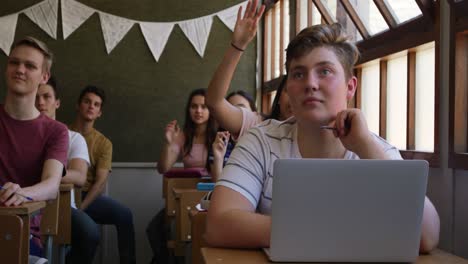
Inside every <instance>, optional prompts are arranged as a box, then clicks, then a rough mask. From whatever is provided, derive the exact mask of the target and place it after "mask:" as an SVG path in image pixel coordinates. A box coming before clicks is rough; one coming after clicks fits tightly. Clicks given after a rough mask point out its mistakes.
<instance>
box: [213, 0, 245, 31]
mask: <svg viewBox="0 0 468 264" xmlns="http://www.w3.org/2000/svg"><path fill="white" fill-rule="evenodd" d="M247 3H248V1H245V2H243V3H240V4H237V5H235V6H233V7H230V8H226V9H224V10H223V11H220V12H218V14H217V16H218V17H219V19H220V20H221V21H223V23H224V24H225V25H226V26H227V27H228V28H229V29H230V30H231V31H234V26H235V25H236V20H237V12H238V10H239V7H240V6H242V14H241V15H242V16H244V13H245V8H246V7H247Z"/></svg>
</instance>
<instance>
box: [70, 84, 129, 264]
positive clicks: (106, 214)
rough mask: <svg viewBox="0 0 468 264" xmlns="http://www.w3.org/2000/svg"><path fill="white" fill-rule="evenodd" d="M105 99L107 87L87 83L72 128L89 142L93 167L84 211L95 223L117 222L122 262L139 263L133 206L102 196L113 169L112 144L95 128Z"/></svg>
mask: <svg viewBox="0 0 468 264" xmlns="http://www.w3.org/2000/svg"><path fill="white" fill-rule="evenodd" d="M105 101H106V95H105V92H104V90H102V89H100V88H98V87H96V86H86V87H85V88H84V89H83V90H81V92H80V96H79V98H78V105H77V116H76V119H75V122H74V123H73V124H71V125H70V130H73V131H76V132H79V133H80V134H81V135H82V136H83V137H84V138H85V140H86V144H87V145H88V152H89V159H90V163H91V164H90V167H89V168H88V173H87V178H86V183H85V185H84V188H83V190H84V191H83V193H82V194H83V202H82V203H81V208H80V209H81V210H83V211H84V212H85V213H87V214H88V215H89V216H90V217H91V218H92V219H93V220H94V221H95V222H96V223H98V224H103V225H114V226H115V228H116V229H117V241H118V247H119V259H120V264H124V263H136V255H135V229H134V225H133V214H132V211H131V210H130V208H128V207H127V206H125V205H123V204H122V203H120V202H119V201H117V200H114V199H112V198H110V197H108V196H105V195H103V194H102V193H103V192H104V189H105V187H106V183H107V178H108V177H109V174H110V172H111V169H112V143H111V141H110V140H109V139H108V138H107V137H105V136H104V135H103V134H102V133H101V132H99V131H97V130H96V129H95V128H94V124H95V122H96V120H97V119H98V118H99V117H101V115H102V109H103V107H104V104H105Z"/></svg>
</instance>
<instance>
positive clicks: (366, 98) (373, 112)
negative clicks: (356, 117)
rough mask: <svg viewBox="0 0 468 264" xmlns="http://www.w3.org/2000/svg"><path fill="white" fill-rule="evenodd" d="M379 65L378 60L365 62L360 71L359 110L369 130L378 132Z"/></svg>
mask: <svg viewBox="0 0 468 264" xmlns="http://www.w3.org/2000/svg"><path fill="white" fill-rule="evenodd" d="M379 69H380V67H379V61H373V62H370V63H367V64H366V66H364V67H362V73H361V80H359V81H360V82H361V110H362V112H363V113H364V115H365V117H366V120H367V126H368V127H369V130H370V131H372V132H374V133H375V134H376V135H378V134H379V119H380V103H379V102H380V100H379V98H380V87H379V86H380V85H379V84H380V70H379Z"/></svg>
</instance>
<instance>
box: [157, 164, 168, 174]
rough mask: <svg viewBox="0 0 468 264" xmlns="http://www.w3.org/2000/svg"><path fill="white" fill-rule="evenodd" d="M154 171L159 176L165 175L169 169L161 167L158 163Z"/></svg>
mask: <svg viewBox="0 0 468 264" xmlns="http://www.w3.org/2000/svg"><path fill="white" fill-rule="evenodd" d="M156 170H157V171H158V172H159V174H164V173H166V172H167V171H168V170H169V169H168V168H166V167H165V166H163V165H162V164H161V162H158V164H157V165H156Z"/></svg>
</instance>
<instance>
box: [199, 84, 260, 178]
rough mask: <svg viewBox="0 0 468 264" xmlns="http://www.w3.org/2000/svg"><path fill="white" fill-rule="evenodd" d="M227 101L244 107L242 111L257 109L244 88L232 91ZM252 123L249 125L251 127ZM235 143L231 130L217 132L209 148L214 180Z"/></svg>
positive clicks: (238, 106)
mask: <svg viewBox="0 0 468 264" xmlns="http://www.w3.org/2000/svg"><path fill="white" fill-rule="evenodd" d="M226 101H227V102H228V103H229V104H231V105H233V106H236V107H237V108H240V109H242V110H241V111H242V112H246V113H253V112H256V111H257V107H256V106H255V101H254V99H253V98H252V96H251V95H250V94H249V93H247V92H245V91H243V90H237V91H234V92H232V93H230V94H229V95H228V96H227V97H226ZM256 120H258V119H254V120H253V121H254V123H252V125H254V124H256ZM252 125H249V128H250V126H252ZM235 144H236V143H235V140H234V138H233V137H231V133H229V131H220V132H218V133H217V134H216V138H215V140H214V142H213V145H212V148H211V149H209V152H208V163H209V164H208V165H209V168H210V174H211V179H212V181H213V182H216V181H217V180H218V179H219V176H220V175H221V172H222V170H223V167H224V165H225V164H226V162H227V160H228V159H229V156H230V155H231V151H232V149H233V148H234V145H235Z"/></svg>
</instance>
